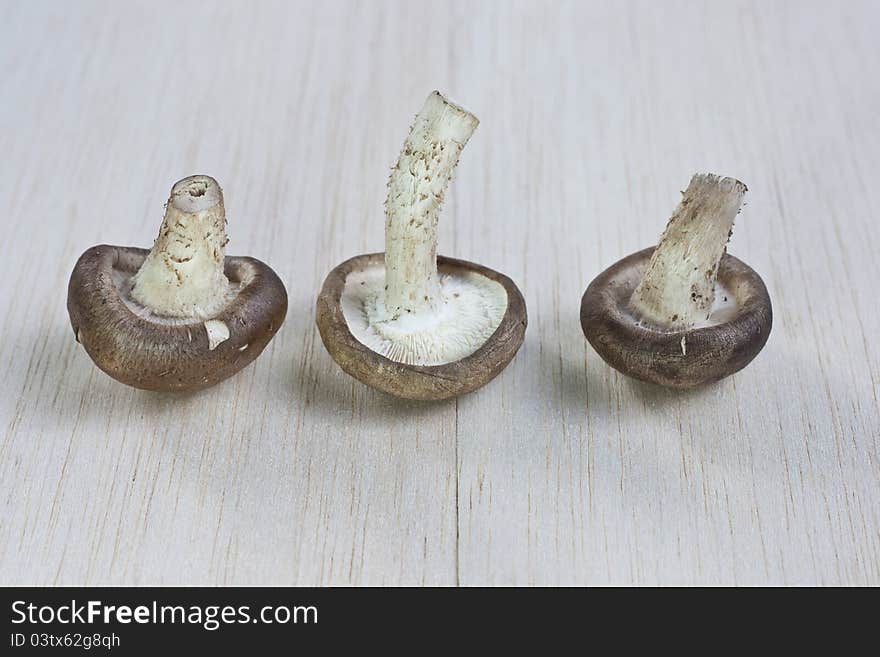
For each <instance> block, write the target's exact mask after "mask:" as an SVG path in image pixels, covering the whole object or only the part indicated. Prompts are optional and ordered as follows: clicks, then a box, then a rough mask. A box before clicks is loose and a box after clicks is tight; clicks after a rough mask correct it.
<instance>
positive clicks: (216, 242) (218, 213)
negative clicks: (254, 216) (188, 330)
mask: <svg viewBox="0 0 880 657" xmlns="http://www.w3.org/2000/svg"><path fill="white" fill-rule="evenodd" d="M227 242H228V239H227V237H226V210H225V208H224V206H223V191H222V190H221V189H220V185H218V184H217V181H216V180H214V179H213V178H211V177H210V176H190V177H189V178H184V179H183V180H181V181H179V182H178V183H176V184H175V185H174V187H172V189H171V197H170V198H169V199H168V203H167V204H166V206H165V218H164V219H163V220H162V227H161V228H160V229H159V237H157V238H156V241H155V243H154V244H153V248H152V250H151V251H150V253H149V255H147V257H146V259H145V260H144V263H143V265H141V268H140V269H139V270H138V272H137V273H136V274H135V275H134V277H133V278H132V288H131V297H132V298H133V299H134V300H135V301H136V302H138V303H140V304H141V305H143V306H144V307H146V308H148V309H149V310H151V311H152V312H153V313H155V314H157V315H161V316H165V317H181V318H198V319H208V318H210V317H213V316H215V315H216V313H217V312H218V311H219V310H220V309H222V308H223V306H224V305H225V304H226V303H227V301H228V298H229V290H230V286H229V281H228V279H227V278H226V275H225V274H224V273H223V259H224V255H225V250H226V249H225V247H226V243H227Z"/></svg>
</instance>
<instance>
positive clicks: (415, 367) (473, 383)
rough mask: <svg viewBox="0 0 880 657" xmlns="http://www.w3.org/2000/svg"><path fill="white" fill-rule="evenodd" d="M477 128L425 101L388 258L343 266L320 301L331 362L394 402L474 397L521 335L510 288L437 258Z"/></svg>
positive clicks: (404, 170) (444, 105)
mask: <svg viewBox="0 0 880 657" xmlns="http://www.w3.org/2000/svg"><path fill="white" fill-rule="evenodd" d="M478 123H479V122H478V120H477V118H476V117H475V116H474V115H473V114H471V113H470V112H468V111H466V110H465V109H463V108H461V107H458V106H457V105H454V104H453V103H451V102H449V101H448V100H447V99H446V98H444V97H443V96H441V95H440V93H438V92H436V91H435V92H433V93H432V94H430V95H429V96H428V99H427V100H426V101H425V104H424V106H423V107H422V109H421V111H420V112H419V114H418V115H417V116H416V118H415V122H414V124H413V126H412V128H411V131H410V134H409V136H408V137H407V139H406V141H405V142H404V145H403V150H402V152H401V154H400V158H399V160H398V162H397V164H396V166H395V167H394V168H393V169H392V171H391V176H390V179H389V181H388V198H387V200H386V201H385V253H372V254H367V255H361V256H357V257H355V258H352V259H350V260H347V261H345V262H343V263H342V264H340V265H339V266H337V267H336V268H335V269H333V270H332V271H331V272H330V273H329V274H328V275H327V278H326V280H325V281H324V286H323V288H322V290H321V293H320V295H319V297H318V301H317V325H318V330H319V331H320V334H321V339H322V340H323V342H324V346H325V347H326V348H327V351H328V352H329V353H330V355H331V356H332V357H333V359H334V360H335V361H336V362H337V363H338V364H339V366H340V367H341V368H342V369H343V370H344V371H345V372H347V373H348V374H350V375H351V376H353V377H355V378H356V379H359V380H360V381H362V382H364V383H366V384H368V385H371V386H373V387H375V388H378V389H380V390H383V391H385V392H388V393H390V394H392V395H396V396H398V397H404V398H407V399H421V400H436V399H446V398H450V397H455V396H458V395H461V394H464V393H467V392H471V391H473V390H475V389H477V388H479V387H481V386H483V385H485V384H486V383H487V382H489V381H490V380H491V379H492V378H494V377H495V376H496V375H497V374H498V373H499V372H501V370H503V369H504V367H505V366H506V365H507V364H508V363H509V362H510V360H511V359H512V358H513V356H514V354H516V352H517V350H518V349H519V347H520V345H521V344H522V341H523V337H524V335H525V330H526V323H527V318H526V306H525V301H524V300H523V297H522V294H521V293H520V291H519V289H518V288H517V287H516V285H515V284H514V282H513V281H511V280H510V279H509V278H507V277H506V276H504V275H502V274H499V273H498V272H495V271H492V270H491V269H488V268H486V267H483V266H481V265H477V264H474V263H471V262H465V261H463V260H455V259H452V258H446V257H443V256H437V217H438V214H439V212H440V206H441V204H442V202H443V195H444V191H445V189H446V187H447V185H448V183H449V180H450V178H451V177H452V172H453V170H454V169H455V165H456V164H457V163H458V157H459V154H460V153H461V150H462V148H464V145H465V144H466V143H467V141H468V139H469V138H470V136H471V134H472V133H473V131H474V130H475V129H476V127H477V124H478Z"/></svg>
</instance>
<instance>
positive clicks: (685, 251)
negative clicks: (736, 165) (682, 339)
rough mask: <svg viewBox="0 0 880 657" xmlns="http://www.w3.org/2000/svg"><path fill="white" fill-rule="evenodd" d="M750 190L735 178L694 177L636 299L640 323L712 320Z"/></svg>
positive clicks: (690, 323) (675, 325)
mask: <svg viewBox="0 0 880 657" xmlns="http://www.w3.org/2000/svg"><path fill="white" fill-rule="evenodd" d="M746 191H747V188H746V186H745V185H744V184H743V183H741V182H740V181H738V180H735V179H734V178H721V177H720V176H716V175H714V174H711V173H706V174H696V175H695V176H694V177H693V178H691V182H690V184H689V185H688V188H687V189H686V190H685V191H684V192H682V194H683V196H682V199H681V202H680V203H679V204H678V207H677V208H676V209H675V212H674V213H673V215H672V218H671V219H670V220H669V223H668V224H667V226H666V230H665V231H664V232H663V237H661V238H660V243H659V244H658V245H657V248H656V250H655V251H654V253H653V255H652V256H651V262H650V263H649V264H648V267H647V269H646V270H645V273H644V275H643V277H642V280H641V282H640V283H639V285H638V286H637V287H636V289H635V292H633V295H632V298H631V300H630V307H631V309H632V310H633V312H634V313H635V314H636V315H637V316H638V317H639V318H640V319H644V320H646V321H648V322H650V323H652V324H656V325H659V326H665V327H669V328H674V329H681V328H689V327H692V326H694V325H695V324H697V323H699V322H702V321H705V320H706V319H707V318H708V317H709V313H710V312H711V310H712V304H713V302H714V300H715V279H716V277H717V276H718V264H719V263H720V262H721V257H722V256H723V255H724V251H725V250H726V248H727V241H728V240H729V239H730V235H731V232H732V230H733V221H734V219H735V218H736V215H737V214H738V213H739V211H740V208H741V207H742V202H743V196H744V195H745V193H746Z"/></svg>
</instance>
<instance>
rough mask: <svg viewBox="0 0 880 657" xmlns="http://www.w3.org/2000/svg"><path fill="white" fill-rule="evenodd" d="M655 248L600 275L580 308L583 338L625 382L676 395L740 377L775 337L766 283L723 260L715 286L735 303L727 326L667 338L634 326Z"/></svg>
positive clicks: (737, 262) (656, 329)
mask: <svg viewBox="0 0 880 657" xmlns="http://www.w3.org/2000/svg"><path fill="white" fill-rule="evenodd" d="M653 252H654V247H651V248H648V249H644V250H643V251H639V252H638V253H633V254H632V255H630V256H627V257H626V258H624V259H623V260H620V261H618V262H616V263H615V264H613V265H611V266H610V267H609V268H608V269H606V270H605V271H603V272H602V273H601V274H599V275H598V276H597V277H596V278H595V279H594V280H593V282H592V283H590V286H589V287H588V288H587V291H586V292H585V293H584V296H583V299H582V300H581V325H582V327H583V329H584V335H586V336H587V340H589V342H590V344H591V345H592V346H593V348H594V349H595V350H596V351H597V352H598V354H599V355H600V356H601V357H602V359H603V360H605V362H607V363H608V364H609V365H611V366H612V367H613V368H615V369H616V370H619V371H620V372H623V373H624V374H626V375H628V376H631V377H634V378H636V379H640V380H642V381H647V382H650V383H658V384H660V385H664V386H669V387H674V388H690V387H693V386H698V385H701V384H704V383H710V382H712V381H717V380H719V379H722V378H724V377H725V376H728V375H730V374H733V373H734V372H737V371H739V370H741V369H742V368H743V367H745V366H746V365H748V364H749V362H751V360H752V359H753V358H754V357H755V356H757V355H758V352H759V351H761V349H762V348H763V347H764V344H765V343H766V342H767V338H768V337H769V336H770V329H771V327H772V325H773V310H772V308H771V305H770V295H769V294H768V293H767V288H766V287H765V286H764V282H763V281H762V280H761V277H760V276H758V274H757V273H755V271H754V270H752V269H751V267H749V266H748V265H746V264H745V263H743V262H742V261H740V260H738V259H736V258H734V257H733V256H731V255H728V254H725V255H724V256H723V257H722V258H721V263H720V265H719V267H718V278H717V280H718V282H719V283H721V284H722V285H723V286H724V287H725V288H726V289H727V290H728V291H729V292H730V294H732V295H733V296H734V299H735V306H736V307H735V311H734V314H733V316H732V317H731V318H730V319H729V320H728V321H724V322H721V323H718V324H714V325H711V326H705V327H698V328H690V329H682V330H670V329H663V328H660V327H652V326H650V325H647V324H645V323H643V322H639V321H637V319H636V318H635V317H634V316H633V315H632V313H631V311H630V309H629V300H630V297H631V296H632V293H633V290H635V288H636V286H637V285H638V283H639V281H640V280H641V278H642V275H643V273H644V270H645V268H646V267H647V266H648V262H649V261H650V259H651V254H652V253H653Z"/></svg>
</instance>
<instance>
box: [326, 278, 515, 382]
mask: <svg viewBox="0 0 880 657" xmlns="http://www.w3.org/2000/svg"><path fill="white" fill-rule="evenodd" d="M439 274H440V276H439V296H438V301H439V303H436V304H435V308H434V310H433V311H430V312H426V311H424V310H422V311H421V312H418V313H403V314H402V315H401V316H399V317H397V318H393V317H391V315H390V313H389V312H388V311H387V310H386V308H385V298H386V293H385V285H386V278H385V267H384V266H382V265H372V266H369V267H367V268H365V269H362V270H356V271H353V272H352V273H350V274H349V275H348V277H347V278H346V281H345V288H344V290H343V293H342V298H341V306H342V312H343V315H344V317H345V321H346V323H347V324H348V327H349V330H350V331H351V333H352V335H353V336H354V337H355V339H357V340H358V342H360V343H361V344H363V345H365V346H366V347H367V348H369V349H371V350H372V351H374V352H376V353H378V354H381V355H382V356H385V357H386V358H388V359H389V360H392V361H395V362H398V363H404V364H407V365H444V364H446V363H452V362H455V361H457V360H461V359H462V358H466V357H467V356H470V355H471V354H473V353H474V352H475V351H476V350H477V349H479V348H480V347H481V346H482V345H483V344H485V343H486V341H487V340H488V339H489V338H490V337H491V336H492V334H493V333H494V332H495V330H496V329H497V328H498V326H499V325H500V324H501V320H502V319H503V318H504V313H505V312H506V310H507V291H506V290H505V289H504V286H502V285H501V284H500V283H498V282H496V281H493V280H491V279H489V278H487V277H485V276H482V275H480V274H478V273H476V272H473V271H463V270H442V269H441V270H440V272H439Z"/></svg>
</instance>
